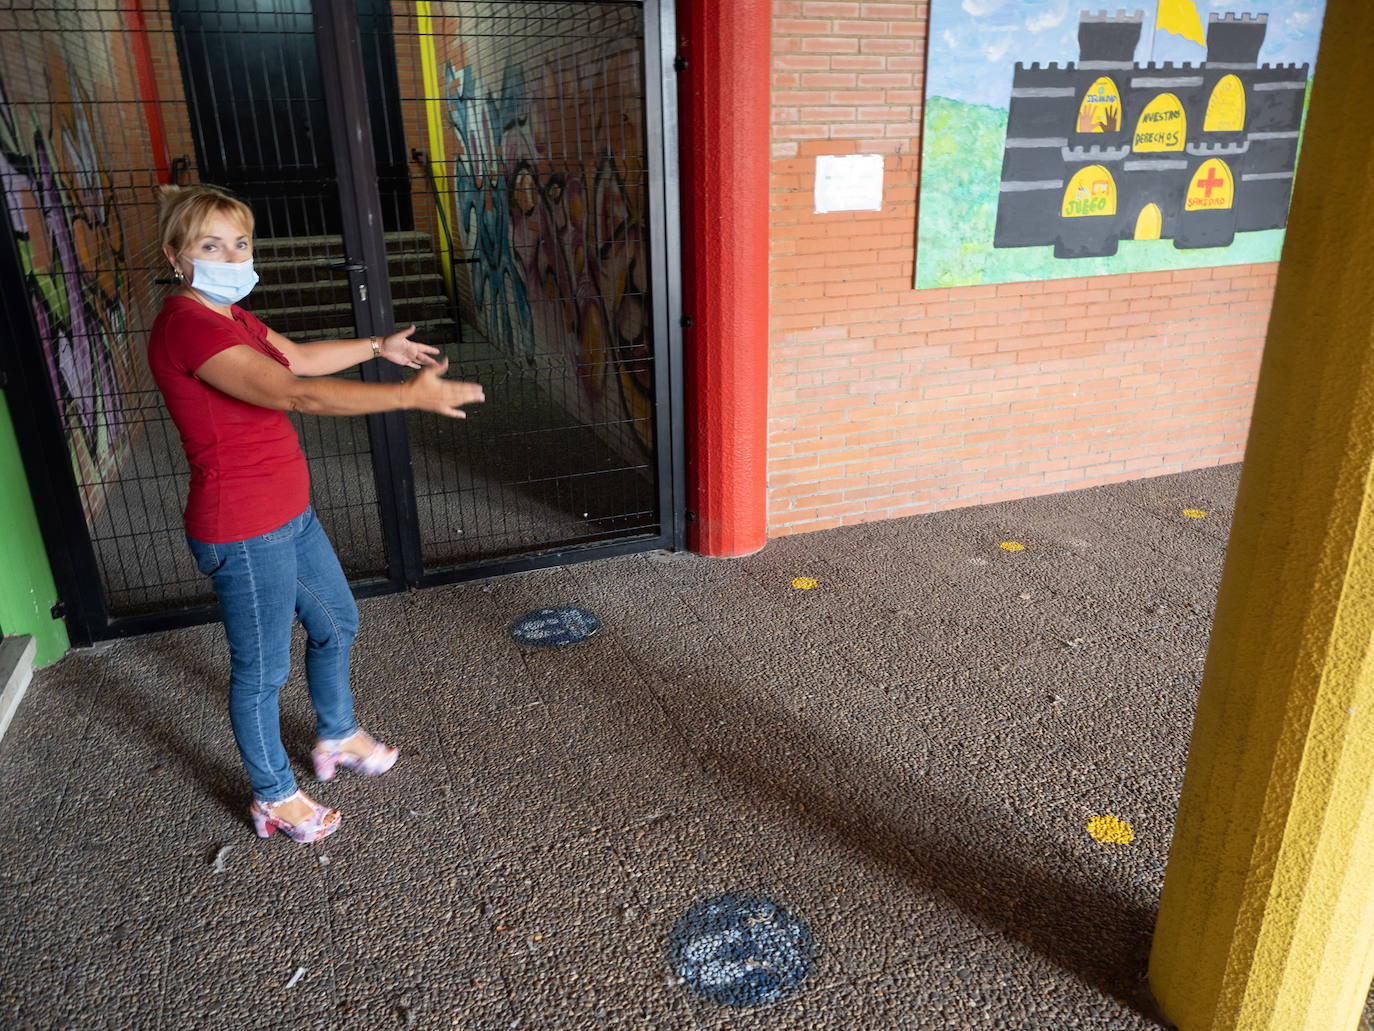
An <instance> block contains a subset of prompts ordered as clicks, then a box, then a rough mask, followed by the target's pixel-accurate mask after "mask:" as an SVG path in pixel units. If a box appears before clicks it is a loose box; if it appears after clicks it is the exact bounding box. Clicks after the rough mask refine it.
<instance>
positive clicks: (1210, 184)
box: [1197, 165, 1226, 200]
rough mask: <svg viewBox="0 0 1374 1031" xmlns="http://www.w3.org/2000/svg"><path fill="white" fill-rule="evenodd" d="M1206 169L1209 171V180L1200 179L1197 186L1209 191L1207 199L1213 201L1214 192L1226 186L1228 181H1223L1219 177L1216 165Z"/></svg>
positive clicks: (1208, 166) (1207, 166)
mask: <svg viewBox="0 0 1374 1031" xmlns="http://www.w3.org/2000/svg"><path fill="white" fill-rule="evenodd" d="M1204 167H1205V168H1206V171H1207V178H1206V179H1199V180H1198V181H1197V184H1198V185H1199V186H1201V187H1202V188H1203V189H1204V190H1206V191H1207V199H1208V200H1211V199H1212V191H1213V190H1215V189H1217V188H1218V187H1221V186H1225V185H1226V180H1225V179H1222V178H1221V177H1220V176H1218V175H1217V169H1216V166H1215V165H1206V166H1204Z"/></svg>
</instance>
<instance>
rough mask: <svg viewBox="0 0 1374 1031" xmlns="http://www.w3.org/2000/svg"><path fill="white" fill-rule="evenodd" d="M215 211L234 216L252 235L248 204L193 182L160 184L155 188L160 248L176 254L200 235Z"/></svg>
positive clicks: (219, 213) (216, 213)
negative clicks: (188, 183) (156, 189)
mask: <svg viewBox="0 0 1374 1031" xmlns="http://www.w3.org/2000/svg"><path fill="white" fill-rule="evenodd" d="M216 215H228V216H229V217H230V218H233V219H235V220H236V221H237V222H238V223H239V225H240V227H241V228H242V229H243V231H244V233H245V235H247V236H250V237H251V236H252V235H253V212H252V211H251V210H250V209H249V207H248V205H247V204H245V203H243V201H241V200H238V199H237V198H235V197H231V196H230V195H229V194H227V193H225V192H224V191H223V190H221V189H219V188H217V187H214V186H208V185H206V184H204V183H200V184H198V185H196V186H162V187H159V189H158V211H157V235H158V239H159V240H161V242H162V247H163V250H166V249H167V248H168V247H171V248H172V253H174V254H180V253H182V251H184V250H185V249H186V247H187V246H188V245H189V244H191V243H192V242H193V241H195V240H198V239H199V238H200V237H201V236H202V235H204V230H205V227H206V225H207V224H208V223H209V221H210V219H212V218H214V217H215V216H216Z"/></svg>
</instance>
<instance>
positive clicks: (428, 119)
mask: <svg viewBox="0 0 1374 1031" xmlns="http://www.w3.org/2000/svg"><path fill="white" fill-rule="evenodd" d="M430 8H431V4H430V0H415V23H416V24H415V31H416V34H417V35H418V36H419V37H420V77H421V79H422V81H423V82H424V89H425V126H426V128H427V129H428V130H429V162H430V168H431V169H432V170H433V171H434V174H435V176H436V177H437V178H438V179H439V181H440V182H442V181H443V179H444V173H443V168H444V124H445V123H444V107H445V103H446V101H447V99H448V98H447V97H445V96H444V83H443V79H442V77H441V74H440V70H439V58H438V55H437V54H436V53H435V50H434V24H433V12H432V11H431V10H430ZM438 194H439V206H440V207H441V208H442V209H443V214H444V218H445V220H446V221H447V222H448V224H449V225H450V226H452V225H453V201H452V200H451V198H450V196H449V194H448V193H446V192H444V191H443V190H442V189H440V190H439V191H438ZM437 235H438V239H437V240H436V241H435V243H436V244H437V246H438V249H439V268H440V270H441V271H442V272H443V275H444V288H445V289H446V290H447V291H448V295H449V296H450V297H452V296H454V294H453V291H454V288H455V287H454V282H453V262H452V260H451V259H452V255H451V254H450V253H449V243H448V238H447V237H446V236H445V235H444V234H443V233H442V232H441V233H439V234H437Z"/></svg>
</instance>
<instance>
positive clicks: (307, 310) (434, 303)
mask: <svg viewBox="0 0 1374 1031" xmlns="http://www.w3.org/2000/svg"><path fill="white" fill-rule="evenodd" d="M405 301H406V305H405V307H406V308H409V309H416V308H430V307H435V308H439V307H442V308H451V307H452V302H450V301H449V299H448V297H447V296H446V295H444V294H426V295H424V296H421V297H407V298H405ZM249 310H250V311H252V312H253V314H254V315H256V316H257V317H258V318H260V319H262V321H263V322H266V323H267V324H268V325H269V326H270V325H272V319H283V320H284V319H291V320H294V319H299V318H306V319H308V318H319V317H333V316H338V315H341V316H344V317H345V318H348V319H352V318H353V309H352V307H351V306H350V305H348V304H328V305H320V304H305V305H292V306H290V307H285V308H275V307H268V306H264V305H258V306H257V307H256V308H254V309H249Z"/></svg>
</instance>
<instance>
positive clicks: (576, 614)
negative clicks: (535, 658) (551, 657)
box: [510, 608, 601, 648]
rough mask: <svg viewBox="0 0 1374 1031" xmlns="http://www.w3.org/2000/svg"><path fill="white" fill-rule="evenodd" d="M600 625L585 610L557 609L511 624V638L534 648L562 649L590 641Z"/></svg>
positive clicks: (526, 615) (598, 621) (527, 615)
mask: <svg viewBox="0 0 1374 1031" xmlns="http://www.w3.org/2000/svg"><path fill="white" fill-rule="evenodd" d="M600 629H601V621H600V620H598V619H597V618H596V617H595V616H593V615H592V614H591V613H590V612H588V611H587V610H586V609H573V608H557V609H539V610H537V611H535V612H528V613H526V614H525V615H523V616H521V617H520V618H519V619H517V620H516V621H515V623H514V624H512V626H511V628H510V635H511V637H514V638H515V639H516V640H517V641H519V642H520V643H521V644H529V645H533V646H534V647H536V648H562V647H565V646H566V645H569V644H576V643H577V642H578V641H582V640H585V639H586V638H588V637H591V636H592V634H594V633H596V632H597V631H598V630H600Z"/></svg>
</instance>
